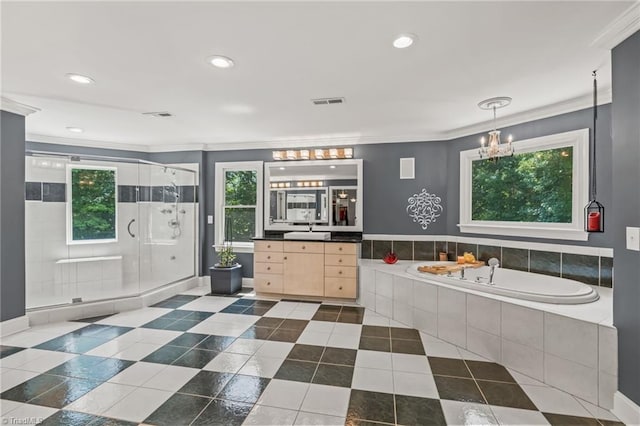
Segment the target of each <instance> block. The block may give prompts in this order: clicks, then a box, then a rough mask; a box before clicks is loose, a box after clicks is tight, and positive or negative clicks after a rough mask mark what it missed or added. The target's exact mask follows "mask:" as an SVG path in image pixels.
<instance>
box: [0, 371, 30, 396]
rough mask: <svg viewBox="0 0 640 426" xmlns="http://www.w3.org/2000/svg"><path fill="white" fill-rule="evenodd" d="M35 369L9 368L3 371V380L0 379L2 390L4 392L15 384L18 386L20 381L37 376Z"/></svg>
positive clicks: (0, 388) (0, 390) (0, 389)
mask: <svg viewBox="0 0 640 426" xmlns="http://www.w3.org/2000/svg"><path fill="white" fill-rule="evenodd" d="M37 375H38V373H37V372H35V371H25V370H7V371H3V373H2V380H0V392H4V391H6V390H8V389H11V388H12V387H14V386H18V385H19V384H20V383H24V382H26V381H27V380H29V379H32V378H34V377H35V376H37Z"/></svg>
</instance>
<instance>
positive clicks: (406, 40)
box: [393, 34, 418, 49]
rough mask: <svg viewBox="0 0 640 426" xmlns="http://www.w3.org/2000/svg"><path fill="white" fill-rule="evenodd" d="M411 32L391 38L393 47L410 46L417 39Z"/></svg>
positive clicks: (402, 47) (403, 47)
mask: <svg viewBox="0 0 640 426" xmlns="http://www.w3.org/2000/svg"><path fill="white" fill-rule="evenodd" d="M417 38H418V37H416V36H415V35H413V34H400V35H399V36H398V37H396V38H395V40H393V47H395V48H396V49H405V48H407V47H409V46H411V45H412V44H413V43H414V42H415V41H416V39H417Z"/></svg>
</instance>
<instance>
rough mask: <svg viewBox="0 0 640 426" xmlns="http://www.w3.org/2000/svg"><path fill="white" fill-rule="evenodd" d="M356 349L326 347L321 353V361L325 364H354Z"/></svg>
mask: <svg viewBox="0 0 640 426" xmlns="http://www.w3.org/2000/svg"><path fill="white" fill-rule="evenodd" d="M357 353H358V351H356V350H355V349H342V348H331V347H326V348H325V349H324V354H322V359H321V360H320V362H321V363H325V364H339V365H349V366H354V365H355V363H356V355H357Z"/></svg>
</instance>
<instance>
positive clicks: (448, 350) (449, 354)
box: [423, 341, 460, 359]
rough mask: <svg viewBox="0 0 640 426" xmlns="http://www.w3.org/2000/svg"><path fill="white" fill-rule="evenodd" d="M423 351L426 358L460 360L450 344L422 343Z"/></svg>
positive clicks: (456, 350)
mask: <svg viewBox="0 0 640 426" xmlns="http://www.w3.org/2000/svg"><path fill="white" fill-rule="evenodd" d="M423 346H424V351H425V353H426V354H427V355H428V356H436V357H442V358H458V359H459V358H460V352H458V348H457V347H456V346H455V345H452V344H451V343H426V342H424V341H423Z"/></svg>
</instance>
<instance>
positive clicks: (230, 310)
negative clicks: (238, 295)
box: [220, 304, 251, 314]
mask: <svg viewBox="0 0 640 426" xmlns="http://www.w3.org/2000/svg"><path fill="white" fill-rule="evenodd" d="M250 307H251V306H245V305H235V304H233V305H229V306H227V307H226V308H224V309H223V310H221V311H220V312H222V313H224V314H241V313H243V312H244V311H246V310H247V309H249V308H250Z"/></svg>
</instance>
